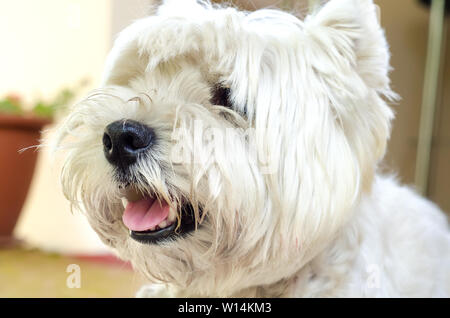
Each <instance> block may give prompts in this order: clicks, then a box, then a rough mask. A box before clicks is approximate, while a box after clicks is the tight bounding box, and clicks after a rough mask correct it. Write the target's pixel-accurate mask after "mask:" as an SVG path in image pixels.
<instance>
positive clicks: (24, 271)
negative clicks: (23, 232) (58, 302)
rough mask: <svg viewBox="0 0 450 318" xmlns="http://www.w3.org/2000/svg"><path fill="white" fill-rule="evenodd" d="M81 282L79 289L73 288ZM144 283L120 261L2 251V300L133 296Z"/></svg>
mask: <svg viewBox="0 0 450 318" xmlns="http://www.w3.org/2000/svg"><path fill="white" fill-rule="evenodd" d="M102 259H103V258H101V259H100V260H102ZM71 264H76V265H75V266H72V267H69V265H71ZM78 268H79V275H78V272H76V269H78ZM68 270H69V272H68ZM74 270H75V271H74ZM78 278H79V279H78ZM68 281H69V284H68ZM78 282H79V283H80V288H70V286H71V287H73V286H76V284H77V283H78ZM143 283H144V280H143V278H142V277H140V276H139V275H138V274H135V273H134V272H133V271H132V270H131V268H130V267H129V266H127V264H123V263H119V262H109V261H108V262H104V261H99V259H92V258H80V257H65V256H61V255H58V254H50V253H44V252H42V251H39V250H34V249H24V248H20V249H17V248H16V249H0V297H133V296H134V295H135V293H136V291H137V290H138V289H139V287H140V286H142V285H143Z"/></svg>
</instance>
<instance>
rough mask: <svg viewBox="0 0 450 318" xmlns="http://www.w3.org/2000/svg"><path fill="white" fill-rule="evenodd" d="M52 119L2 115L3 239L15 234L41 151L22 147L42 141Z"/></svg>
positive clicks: (0, 188) (0, 227)
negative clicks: (22, 150)
mask: <svg viewBox="0 0 450 318" xmlns="http://www.w3.org/2000/svg"><path fill="white" fill-rule="evenodd" d="M50 122H51V121H50V120H49V119H44V118H37V117H25V116H15V115H6V114H0V241H3V242H5V241H7V240H8V239H12V233H13V230H14V227H15V225H16V222H17V220H18V218H19V215H20V212H21V210H22V206H23V204H24V202H25V198H26V196H27V193H28V188H29V187H30V183H31V180H32V177H33V171H34V167H35V165H36V159H37V154H38V152H37V151H36V149H29V150H27V151H24V152H21V153H19V150H21V149H24V148H26V147H30V146H34V145H38V144H39V139H40V136H41V130H42V128H43V127H44V126H45V125H47V124H49V123H50Z"/></svg>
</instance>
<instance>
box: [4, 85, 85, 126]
mask: <svg viewBox="0 0 450 318" xmlns="http://www.w3.org/2000/svg"><path fill="white" fill-rule="evenodd" d="M86 84H87V81H86V80H83V81H81V82H80V83H79V84H78V85H77V87H75V88H74V89H69V88H65V89H63V90H61V91H60V92H59V93H58V94H56V96H55V97H54V98H53V99H51V100H43V99H40V100H38V101H36V102H33V103H32V107H31V108H30V107H26V105H25V103H24V101H23V99H22V98H21V96H20V95H18V94H9V95H7V96H5V97H4V98H3V99H0V113H6V114H11V115H34V116H38V117H45V118H52V117H54V116H55V114H56V113H57V112H59V111H61V110H63V109H64V108H65V107H66V106H67V105H69V103H70V102H71V101H72V100H73V99H74V97H75V95H76V93H77V91H78V90H79V89H80V88H82V87H83V86H85V85H86ZM27 109H29V110H27Z"/></svg>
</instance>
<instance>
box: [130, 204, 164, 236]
mask: <svg viewBox="0 0 450 318" xmlns="http://www.w3.org/2000/svg"><path fill="white" fill-rule="evenodd" d="M169 209H170V208H169V205H168V204H167V203H166V202H164V203H163V204H162V206H161V205H160V204H159V202H158V201H157V200H154V199H150V198H147V199H142V200H139V201H136V202H129V203H128V204H127V206H126V208H125V212H124V213H123V216H122V220H123V223H124V224H125V226H126V227H127V228H129V229H130V230H132V231H146V230H149V229H150V228H152V227H154V226H156V225H158V224H159V223H161V222H162V221H164V220H165V219H167V216H168V215H169Z"/></svg>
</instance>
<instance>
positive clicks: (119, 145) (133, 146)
mask: <svg viewBox="0 0 450 318" xmlns="http://www.w3.org/2000/svg"><path fill="white" fill-rule="evenodd" d="M154 140H155V133H154V131H153V129H151V128H150V127H148V126H146V125H144V124H141V123H139V122H137V121H134V120H130V119H122V120H118V121H115V122H113V123H111V124H109V125H108V126H106V129H105V133H104V134H103V150H104V153H105V157H106V159H107V160H108V162H109V163H110V164H112V165H114V166H115V167H117V168H119V169H120V170H126V169H127V168H128V167H129V166H130V165H132V164H134V163H135V162H136V160H137V158H138V156H139V155H140V154H142V153H144V152H146V151H148V150H149V149H150V148H151V146H152V145H153V144H154Z"/></svg>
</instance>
